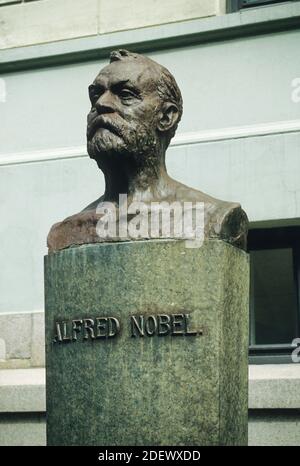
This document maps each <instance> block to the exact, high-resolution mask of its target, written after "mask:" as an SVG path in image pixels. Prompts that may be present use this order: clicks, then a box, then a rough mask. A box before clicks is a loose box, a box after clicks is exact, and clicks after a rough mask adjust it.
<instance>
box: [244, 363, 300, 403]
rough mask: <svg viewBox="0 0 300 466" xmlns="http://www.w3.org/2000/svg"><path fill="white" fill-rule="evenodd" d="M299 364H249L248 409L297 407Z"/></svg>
mask: <svg viewBox="0 0 300 466" xmlns="http://www.w3.org/2000/svg"><path fill="white" fill-rule="evenodd" d="M299 408H300V364H295V363H294V364H263V365H250V366H249V409H299Z"/></svg>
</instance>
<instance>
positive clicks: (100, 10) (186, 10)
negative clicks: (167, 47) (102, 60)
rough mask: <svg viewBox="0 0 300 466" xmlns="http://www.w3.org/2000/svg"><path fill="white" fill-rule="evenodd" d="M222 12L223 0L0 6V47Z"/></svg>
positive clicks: (45, 0)
mask: <svg viewBox="0 0 300 466" xmlns="http://www.w3.org/2000/svg"><path fill="white" fill-rule="evenodd" d="M223 13H225V1H224V0H201V1H199V0H164V1H163V2H162V1H160V0H151V1H150V0H126V1H124V0H84V1H82V0H64V1H61V0H39V1H35V2H32V3H22V4H18V5H9V6H3V7H1V10H0V18H1V21H0V49H1V48H2V49H5V48H11V47H22V46H26V45H32V44H39V43H45V42H52V41H59V40H63V39H72V38H75V37H86V36H93V35H97V34H105V33H108V32H115V31H123V30H129V29H136V28H142V27H146V26H153V25H157V24H162V23H172V22H175V21H184V20H190V19H195V18H203V17H208V16H214V15H218V14H223ZM49 18H51V21H49Z"/></svg>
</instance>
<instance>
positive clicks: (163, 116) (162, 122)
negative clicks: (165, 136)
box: [157, 102, 179, 132]
mask: <svg viewBox="0 0 300 466" xmlns="http://www.w3.org/2000/svg"><path fill="white" fill-rule="evenodd" d="M178 117H179V112H178V108H177V106H176V105H175V104H173V103H171V102H165V103H164V104H163V106H162V109H161V111H160V114H159V120H158V123H157V129H158V130H159V131H161V132H164V131H169V129H171V128H173V126H175V125H176V123H177V121H178Z"/></svg>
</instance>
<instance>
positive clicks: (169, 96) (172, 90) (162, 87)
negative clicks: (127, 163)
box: [110, 49, 183, 145]
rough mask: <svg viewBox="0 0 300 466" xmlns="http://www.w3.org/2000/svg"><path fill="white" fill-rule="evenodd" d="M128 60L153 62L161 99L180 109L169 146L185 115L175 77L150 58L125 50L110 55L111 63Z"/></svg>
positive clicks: (115, 51) (167, 135)
mask: <svg viewBox="0 0 300 466" xmlns="http://www.w3.org/2000/svg"><path fill="white" fill-rule="evenodd" d="M126 59H133V60H134V59H142V60H146V61H149V62H151V65H152V66H155V68H156V69H157V72H158V74H159V78H158V81H157V91H158V94H159V97H160V98H161V100H162V101H163V102H171V103H172V104H174V105H175V106H176V108H177V109H178V119H177V122H176V124H175V125H174V126H173V127H172V128H171V129H170V130H169V131H168V133H167V134H166V137H167V143H168V145H169V143H170V141H171V139H172V138H173V136H174V135H175V133H176V130H177V127H178V123H179V122H180V120H181V117H182V113H183V101H182V95H181V92H180V89H179V87H178V84H177V82H176V81H175V78H174V76H173V75H172V74H171V73H170V72H169V71H168V70H167V68H165V67H163V66H161V65H159V64H158V63H156V62H155V61H153V60H151V59H150V58H148V57H145V56H143V55H140V54H138V53H133V52H129V51H128V50H125V49H119V50H114V51H113V52H111V54H110V63H112V62H114V61H120V60H126Z"/></svg>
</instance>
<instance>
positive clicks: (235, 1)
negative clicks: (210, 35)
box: [227, 0, 298, 13]
mask: <svg viewBox="0 0 300 466" xmlns="http://www.w3.org/2000/svg"><path fill="white" fill-rule="evenodd" d="M293 1H298V0H228V1H227V10H228V13H232V12H233V11H238V10H242V9H245V8H252V7H258V6H264V5H271V4H273V3H286V2H290V3H291V2H293Z"/></svg>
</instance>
